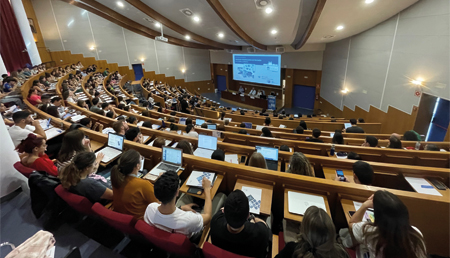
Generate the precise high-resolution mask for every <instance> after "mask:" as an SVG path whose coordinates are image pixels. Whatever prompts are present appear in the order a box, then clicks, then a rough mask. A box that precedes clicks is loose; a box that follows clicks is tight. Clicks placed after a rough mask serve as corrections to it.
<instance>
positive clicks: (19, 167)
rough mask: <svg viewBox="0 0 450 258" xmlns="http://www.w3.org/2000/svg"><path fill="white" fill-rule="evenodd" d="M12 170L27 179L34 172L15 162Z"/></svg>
mask: <svg viewBox="0 0 450 258" xmlns="http://www.w3.org/2000/svg"><path fill="white" fill-rule="evenodd" d="M13 166H14V168H15V169H16V170H17V171H19V172H20V173H21V174H22V175H24V176H26V177H27V178H29V177H30V175H31V173H33V172H34V171H35V170H34V169H32V168H29V167H25V166H24V165H23V164H22V163H21V162H20V161H17V162H16V163H14V165H13Z"/></svg>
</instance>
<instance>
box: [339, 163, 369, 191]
mask: <svg viewBox="0 0 450 258" xmlns="http://www.w3.org/2000/svg"><path fill="white" fill-rule="evenodd" d="M373 173H374V172H373V168H372V166H371V165H370V164H369V163H367V162H364V161H361V160H358V161H356V162H355V163H353V181H355V184H360V185H372V182H373ZM335 181H343V182H349V181H348V178H347V177H345V176H344V179H343V180H340V178H339V177H337V176H336V178H335Z"/></svg>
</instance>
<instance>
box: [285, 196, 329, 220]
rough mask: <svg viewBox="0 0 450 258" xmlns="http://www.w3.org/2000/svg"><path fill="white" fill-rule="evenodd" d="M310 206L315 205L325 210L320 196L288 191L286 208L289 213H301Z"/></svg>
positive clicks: (323, 201)
mask: <svg viewBox="0 0 450 258" xmlns="http://www.w3.org/2000/svg"><path fill="white" fill-rule="evenodd" d="M311 206H317V207H319V208H321V209H323V210H325V211H327V207H326V205H325V200H324V199H323V197H322V196H317V195H311V194H304V193H298V192H291V191H288V209H289V212H290V213H295V214H299V215H303V214H305V212H306V210H307V209H308V208H309V207H311Z"/></svg>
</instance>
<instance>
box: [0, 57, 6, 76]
mask: <svg viewBox="0 0 450 258" xmlns="http://www.w3.org/2000/svg"><path fill="white" fill-rule="evenodd" d="M5 73H8V71H6V66H5V63H3V58H2V55H0V76H1V75H2V74H5Z"/></svg>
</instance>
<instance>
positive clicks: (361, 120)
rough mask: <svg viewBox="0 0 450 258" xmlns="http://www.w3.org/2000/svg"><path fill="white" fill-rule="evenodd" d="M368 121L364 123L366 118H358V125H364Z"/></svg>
mask: <svg viewBox="0 0 450 258" xmlns="http://www.w3.org/2000/svg"><path fill="white" fill-rule="evenodd" d="M365 122H366V121H364V118H361V117H360V118H358V123H360V124H363V123H365Z"/></svg>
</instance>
